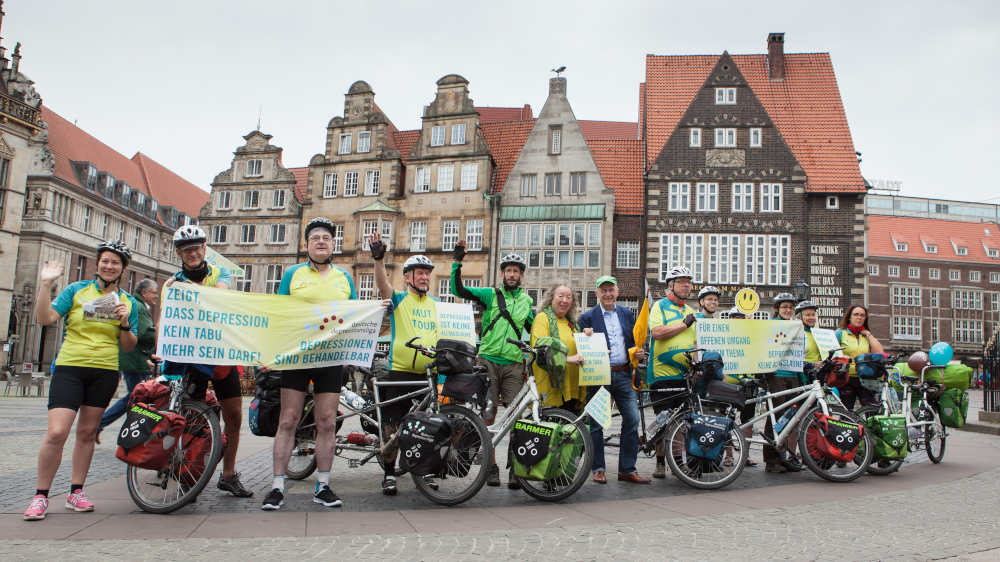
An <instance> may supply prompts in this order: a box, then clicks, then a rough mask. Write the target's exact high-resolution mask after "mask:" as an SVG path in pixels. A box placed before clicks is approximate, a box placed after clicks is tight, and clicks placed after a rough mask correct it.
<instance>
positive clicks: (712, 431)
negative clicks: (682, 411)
mask: <svg viewBox="0 0 1000 562" xmlns="http://www.w3.org/2000/svg"><path fill="white" fill-rule="evenodd" d="M684 421H686V422H687V424H688V427H687V453H688V454H689V455H691V456H693V457H698V458H701V459H708V460H718V458H719V455H721V454H722V448H723V446H724V445H725V444H726V443H728V442H729V434H730V432H731V431H732V430H733V420H732V418H729V417H726V416H706V415H704V414H695V413H694V412H692V413H690V414H688V415H687V416H685V417H684Z"/></svg>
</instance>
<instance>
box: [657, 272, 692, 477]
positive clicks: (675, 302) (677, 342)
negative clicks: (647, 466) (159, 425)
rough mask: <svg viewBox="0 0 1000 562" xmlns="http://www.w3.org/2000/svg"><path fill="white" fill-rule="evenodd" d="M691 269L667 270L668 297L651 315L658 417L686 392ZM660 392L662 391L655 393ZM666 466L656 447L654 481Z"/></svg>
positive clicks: (690, 340)
mask: <svg viewBox="0 0 1000 562" xmlns="http://www.w3.org/2000/svg"><path fill="white" fill-rule="evenodd" d="M691 278H692V275H691V270H689V269H688V268H686V267H684V266H683V265H679V266H674V267H672V268H670V270H669V271H667V275H666V279H665V280H666V282H667V296H665V297H664V298H662V299H660V300H659V301H657V302H656V304H655V305H653V309H652V310H651V311H650V312H649V333H650V337H652V339H653V343H652V347H653V349H652V352H651V353H650V358H649V362H648V364H647V368H646V384H647V385H648V386H649V389H650V390H651V391H654V392H652V399H653V412H654V413H657V414H659V413H660V412H662V411H664V410H668V409H673V408H676V407H677V406H678V405H680V403H681V401H682V400H683V399H684V393H683V390H685V389H687V383H686V382H685V381H684V375H685V374H686V373H687V371H688V368H689V367H690V364H689V363H688V360H687V357H686V356H685V355H684V353H683V352H684V351H687V350H689V349H694V347H695V330H694V323H695V322H696V321H697V318H696V316H695V314H696V313H695V310H694V309H693V308H691V307H690V306H688V305H687V299H688V297H690V296H691ZM655 391H661V392H655ZM666 475H667V467H666V458H665V456H664V451H663V446H662V444H661V445H659V446H657V448H656V468H655V469H654V470H653V478H666Z"/></svg>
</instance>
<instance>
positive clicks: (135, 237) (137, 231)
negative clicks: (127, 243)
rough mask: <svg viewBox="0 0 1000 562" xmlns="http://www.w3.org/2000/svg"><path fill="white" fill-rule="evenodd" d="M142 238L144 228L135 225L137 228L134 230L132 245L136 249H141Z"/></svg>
mask: <svg viewBox="0 0 1000 562" xmlns="http://www.w3.org/2000/svg"><path fill="white" fill-rule="evenodd" d="M141 238H142V229H141V228H139V225H135V230H133V231H132V247H133V248H135V250H136V251H138V250H139V240H140V239H141Z"/></svg>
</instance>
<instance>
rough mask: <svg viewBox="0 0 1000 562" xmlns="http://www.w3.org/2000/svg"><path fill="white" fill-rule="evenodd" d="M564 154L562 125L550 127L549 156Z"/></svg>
mask: <svg viewBox="0 0 1000 562" xmlns="http://www.w3.org/2000/svg"><path fill="white" fill-rule="evenodd" d="M561 153H562V125H550V126H549V154H561Z"/></svg>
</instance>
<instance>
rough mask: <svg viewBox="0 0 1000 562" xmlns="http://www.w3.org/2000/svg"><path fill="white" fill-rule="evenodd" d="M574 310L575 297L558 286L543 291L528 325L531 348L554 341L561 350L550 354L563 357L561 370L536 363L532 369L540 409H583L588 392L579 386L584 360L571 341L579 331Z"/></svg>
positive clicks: (569, 289)
mask: <svg viewBox="0 0 1000 562" xmlns="http://www.w3.org/2000/svg"><path fill="white" fill-rule="evenodd" d="M576 309H577V302H576V293H574V292H573V289H571V288H570V287H569V286H568V285H564V284H561V283H559V284H556V285H553V286H552V287H550V288H549V290H548V291H546V293H545V296H544V297H543V298H542V302H541V305H540V306H539V307H538V313H537V314H535V321H534V322H533V323H532V324H531V345H532V346H535V345H536V342H538V341H539V339H542V338H557V339H558V341H559V342H561V343H562V347H563V349H562V350H559V351H553V353H556V354H558V353H564V354H565V367H564V368H563V369H549V370H546V369H543V368H542V367H541V366H540V365H539V361H535V365H534V366H533V367H532V369H533V370H534V375H535V383H536V384H537V385H538V393H539V394H540V395H541V397H542V405H543V406H560V407H563V408H566V409H568V410H572V411H574V412H575V411H579V410H580V408H582V406H583V403H584V400H585V397H586V394H587V389H586V388H583V387H581V386H580V365H581V364H582V363H583V356H582V355H580V354H579V353H578V352H577V350H576V340H574V339H573V334H574V333H575V332H578V331H580V329H579V326H578V325H577V323H576ZM550 347H552V348H554V347H556V346H550ZM556 362H557V363H561V362H562V361H561V360H557V361H556ZM560 370H561V371H562V372H561V373H560V372H559V371H560Z"/></svg>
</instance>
